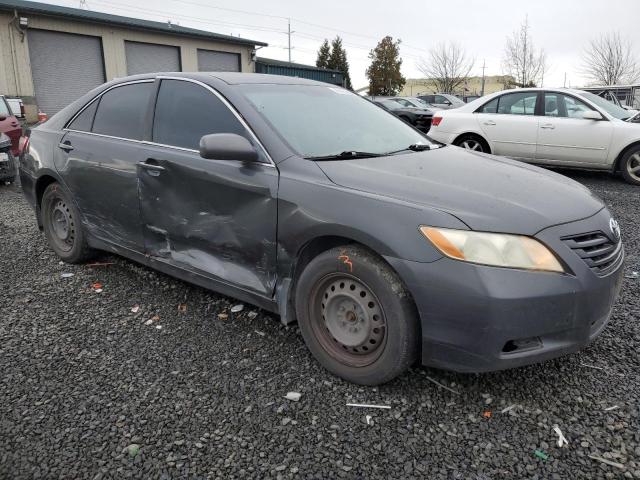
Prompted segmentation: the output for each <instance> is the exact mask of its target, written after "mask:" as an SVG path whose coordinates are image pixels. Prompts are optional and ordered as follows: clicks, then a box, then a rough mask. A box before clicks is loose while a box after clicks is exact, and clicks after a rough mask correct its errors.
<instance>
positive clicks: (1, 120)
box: [0, 95, 22, 157]
mask: <svg viewBox="0 0 640 480" xmlns="http://www.w3.org/2000/svg"><path fill="white" fill-rule="evenodd" d="M0 132H2V133H5V134H6V135H7V136H8V137H9V138H10V139H11V153H12V154H13V156H14V157H17V156H18V145H19V143H20V137H21V136H22V127H21V126H20V122H19V121H18V119H17V118H16V117H15V115H13V113H11V109H10V108H9V104H8V103H7V100H6V99H5V98H4V97H3V96H2V95H0Z"/></svg>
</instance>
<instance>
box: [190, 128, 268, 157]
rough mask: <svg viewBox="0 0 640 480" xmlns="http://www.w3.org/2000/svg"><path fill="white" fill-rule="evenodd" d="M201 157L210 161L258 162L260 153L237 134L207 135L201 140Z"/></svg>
mask: <svg viewBox="0 0 640 480" xmlns="http://www.w3.org/2000/svg"><path fill="white" fill-rule="evenodd" d="M200 156H201V157H202V158H207V159H210V160H238V161H241V162H257V161H258V151H257V150H256V149H255V147H254V146H253V145H251V142H249V140H247V139H246V138H244V137H242V136H240V135H236V134H235V133H212V134H210V135H205V136H204V137H202V138H201V139H200Z"/></svg>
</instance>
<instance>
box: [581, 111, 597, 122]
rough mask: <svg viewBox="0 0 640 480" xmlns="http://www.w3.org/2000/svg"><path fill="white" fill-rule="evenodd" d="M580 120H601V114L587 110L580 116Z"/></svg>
mask: <svg viewBox="0 0 640 480" xmlns="http://www.w3.org/2000/svg"><path fill="white" fill-rule="evenodd" d="M582 118H584V119H585V120H602V114H601V113H600V112H596V111H595V110H587V111H586V112H584V113H583V114H582Z"/></svg>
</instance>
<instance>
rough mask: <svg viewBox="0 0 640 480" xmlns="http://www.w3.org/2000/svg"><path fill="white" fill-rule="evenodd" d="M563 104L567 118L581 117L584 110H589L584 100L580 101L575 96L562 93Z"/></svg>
mask: <svg viewBox="0 0 640 480" xmlns="http://www.w3.org/2000/svg"><path fill="white" fill-rule="evenodd" d="M563 97H564V106H565V107H566V109H567V116H568V117H569V118H582V116H583V115H584V112H588V111H589V110H591V108H590V107H588V106H587V105H586V104H585V103H584V102H581V101H580V100H578V99H577V98H574V97H569V96H567V95H563Z"/></svg>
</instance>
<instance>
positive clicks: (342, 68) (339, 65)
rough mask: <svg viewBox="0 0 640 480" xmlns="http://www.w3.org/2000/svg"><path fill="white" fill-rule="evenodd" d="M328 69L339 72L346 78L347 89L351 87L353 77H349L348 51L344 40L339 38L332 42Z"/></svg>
mask: <svg viewBox="0 0 640 480" xmlns="http://www.w3.org/2000/svg"><path fill="white" fill-rule="evenodd" d="M326 68H329V69H331V70H338V71H339V72H342V74H343V76H344V83H345V87H346V88H348V89H349V90H351V89H352V87H351V77H350V76H349V62H348V61H347V51H346V50H345V49H344V48H343V47H342V39H341V38H340V37H339V36H338V37H336V38H334V39H333V40H332V41H331V54H330V55H329V60H328V61H327V66H326Z"/></svg>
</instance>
